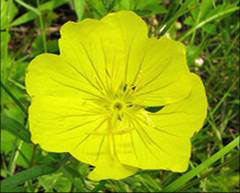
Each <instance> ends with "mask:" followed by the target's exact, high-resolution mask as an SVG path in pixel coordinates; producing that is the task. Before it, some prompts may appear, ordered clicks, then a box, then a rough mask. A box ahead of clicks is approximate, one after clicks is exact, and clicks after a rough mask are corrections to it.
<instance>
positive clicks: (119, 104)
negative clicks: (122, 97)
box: [113, 102, 123, 111]
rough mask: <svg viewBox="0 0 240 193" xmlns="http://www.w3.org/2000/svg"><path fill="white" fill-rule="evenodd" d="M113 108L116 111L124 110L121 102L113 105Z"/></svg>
mask: <svg viewBox="0 0 240 193" xmlns="http://www.w3.org/2000/svg"><path fill="white" fill-rule="evenodd" d="M113 108H114V109H115V110H118V111H120V110H121V109H122V108H123V104H122V103H120V102H116V103H115V104H114V105H113Z"/></svg>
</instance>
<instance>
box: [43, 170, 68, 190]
mask: <svg viewBox="0 0 240 193" xmlns="http://www.w3.org/2000/svg"><path fill="white" fill-rule="evenodd" d="M38 181H39V185H41V186H43V187H44V189H45V192H54V189H55V190H57V192H70V191H71V184H72V183H71V181H69V180H68V179H67V178H66V177H64V176H63V174H62V173H53V174H51V175H45V176H40V177H39V178H38Z"/></svg>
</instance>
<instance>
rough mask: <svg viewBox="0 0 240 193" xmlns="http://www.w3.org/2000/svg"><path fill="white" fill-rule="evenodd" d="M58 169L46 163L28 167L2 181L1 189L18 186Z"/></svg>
mask: <svg viewBox="0 0 240 193" xmlns="http://www.w3.org/2000/svg"><path fill="white" fill-rule="evenodd" d="M56 169H57V168H56V167H50V166H45V165H44V166H36V167H33V168H30V169H27V170H25V171H23V172H20V173H18V174H16V175H15V176H11V177H8V178H6V179H4V180H3V181H1V191H2V190H4V189H8V188H11V187H15V186H18V185H20V184H22V183H24V182H26V181H28V180H32V179H35V178H37V177H39V176H42V175H46V174H51V173H53V172H54V171H56Z"/></svg>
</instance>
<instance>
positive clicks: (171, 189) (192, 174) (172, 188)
mask: <svg viewBox="0 0 240 193" xmlns="http://www.w3.org/2000/svg"><path fill="white" fill-rule="evenodd" d="M238 145H239V137H237V138H235V139H234V140H232V142H230V143H229V144H228V145H226V146H225V147H223V148H222V149H221V150H220V151H218V152H217V153H215V154H214V155H212V156H211V157H210V158H208V159H207V160H206V161H204V162H203V163H201V164H200V165H199V166H197V167H196V168H194V169H192V170H191V171H189V172H187V173H186V174H184V175H182V176H181V177H179V178H178V179H177V180H175V181H174V182H172V183H171V184H169V185H168V186H167V187H165V188H164V189H163V192H174V191H177V190H178V189H180V188H181V187H182V186H183V185H184V184H186V183H187V182H188V181H190V180H191V179H192V178H193V177H195V176H196V175H198V174H199V173H200V172H202V171H204V170H205V169H207V168H208V167H209V166H211V165H212V164H213V163H215V162H216V161H217V160H219V159H220V158H222V157H223V156H224V155H225V154H227V153H228V152H230V151H231V150H232V149H233V148H235V147H236V146H238Z"/></svg>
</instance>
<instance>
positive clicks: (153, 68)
mask: <svg viewBox="0 0 240 193" xmlns="http://www.w3.org/2000/svg"><path fill="white" fill-rule="evenodd" d="M145 46H146V52H145V54H144V59H143V61H142V63H141V64H140V66H139V69H138V74H137V78H136V81H135V83H134V85H135V86H136V88H135V92H134V94H133V97H135V100H136V103H140V104H143V105H146V106H161V105H166V104H170V103H173V102H176V101H179V100H181V99H183V98H184V97H186V96H187V95H188V94H189V92H190V90H191V88H192V83H191V78H190V76H189V70H188V67H187V63H186V55H185V51H186V48H185V46H184V45H183V44H181V43H180V42H176V41H174V40H171V39H169V38H167V37H162V38H160V39H159V40H157V39H155V38H151V39H149V40H148V42H147V43H146V45H145Z"/></svg>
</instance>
